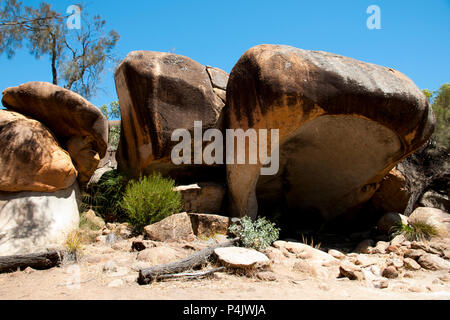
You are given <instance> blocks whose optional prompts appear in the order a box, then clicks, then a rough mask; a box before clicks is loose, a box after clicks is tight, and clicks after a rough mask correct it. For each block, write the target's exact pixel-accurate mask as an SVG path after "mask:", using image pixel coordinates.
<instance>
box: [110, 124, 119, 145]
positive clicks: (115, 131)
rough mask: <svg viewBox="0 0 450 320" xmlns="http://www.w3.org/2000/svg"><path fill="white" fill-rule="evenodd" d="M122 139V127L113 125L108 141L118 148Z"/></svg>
mask: <svg viewBox="0 0 450 320" xmlns="http://www.w3.org/2000/svg"><path fill="white" fill-rule="evenodd" d="M119 141H120V127H112V128H111V129H110V130H109V136H108V143H109V144H110V145H111V146H112V147H114V148H115V149H116V150H117V147H118V146H119Z"/></svg>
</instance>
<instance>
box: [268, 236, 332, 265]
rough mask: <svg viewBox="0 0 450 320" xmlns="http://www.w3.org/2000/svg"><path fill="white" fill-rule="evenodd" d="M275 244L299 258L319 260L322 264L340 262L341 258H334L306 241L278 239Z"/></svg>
mask: <svg viewBox="0 0 450 320" xmlns="http://www.w3.org/2000/svg"><path fill="white" fill-rule="evenodd" d="M273 246H274V247H275V248H278V249H285V250H286V251H288V252H290V253H292V254H295V256H296V258H297V259H309V260H311V261H317V262H318V263H319V264H320V265H322V266H332V265H337V264H339V260H337V259H336V258H334V257H333V256H332V255H330V254H328V253H326V252H324V251H322V250H319V249H316V248H313V247H311V246H308V245H306V244H304V243H299V242H290V241H282V240H277V241H275V242H274V243H273Z"/></svg>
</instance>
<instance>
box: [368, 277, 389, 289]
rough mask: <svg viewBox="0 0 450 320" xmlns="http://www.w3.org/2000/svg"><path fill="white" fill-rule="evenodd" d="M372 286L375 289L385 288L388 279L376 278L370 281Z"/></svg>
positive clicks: (387, 284)
mask: <svg viewBox="0 0 450 320" xmlns="http://www.w3.org/2000/svg"><path fill="white" fill-rule="evenodd" d="M372 284H373V287H374V288H377V289H386V288H387V287H388V286H389V281H388V280H387V279H383V278H381V279H376V280H373V281H372Z"/></svg>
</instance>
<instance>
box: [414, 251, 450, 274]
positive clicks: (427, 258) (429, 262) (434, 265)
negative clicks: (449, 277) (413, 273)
mask: <svg viewBox="0 0 450 320" xmlns="http://www.w3.org/2000/svg"><path fill="white" fill-rule="evenodd" d="M417 262H418V263H419V264H420V265H421V266H422V268H424V269H427V270H449V269H450V262H448V261H447V260H444V259H442V258H441V257H438V256H437V255H434V254H429V253H426V254H424V255H422V256H421V257H420V258H419V260H418V261H417Z"/></svg>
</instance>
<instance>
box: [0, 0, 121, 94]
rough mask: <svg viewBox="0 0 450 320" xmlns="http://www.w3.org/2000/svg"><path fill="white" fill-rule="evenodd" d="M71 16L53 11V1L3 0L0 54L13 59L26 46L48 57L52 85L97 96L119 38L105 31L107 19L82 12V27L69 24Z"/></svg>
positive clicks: (0, 22) (0, 11)
mask: <svg viewBox="0 0 450 320" xmlns="http://www.w3.org/2000/svg"><path fill="white" fill-rule="evenodd" d="M67 18H68V15H67V16H66V15H64V14H61V13H59V12H57V11H54V10H53V9H52V7H51V5H50V4H48V3H46V2H41V3H40V4H39V5H38V6H37V7H32V6H24V5H23V4H22V2H20V1H17V0H4V1H0V54H1V53H3V52H4V53H6V55H7V57H8V58H12V57H13V56H14V54H15V52H16V51H17V50H20V49H22V47H23V45H24V44H25V45H27V47H28V49H29V51H30V53H31V54H32V55H34V56H35V57H36V58H40V57H42V56H48V57H49V58H50V61H51V72H52V78H53V79H52V82H53V84H59V82H60V81H64V82H65V85H64V87H65V88H66V89H69V90H73V91H75V92H77V93H79V94H81V95H82V96H84V97H85V98H88V99H89V98H90V97H92V96H94V95H95V93H96V90H97V86H98V83H99V82H100V79H101V75H102V73H103V71H104V68H105V64H106V62H108V61H114V58H113V56H112V50H113V48H114V47H115V45H116V43H117V41H118V40H119V38H120V37H119V34H118V33H117V32H115V31H110V32H108V33H106V32H105V30H104V29H105V24H106V21H105V20H103V19H102V18H101V17H100V16H99V15H95V16H93V17H89V15H88V13H87V11H86V10H84V9H82V11H81V29H79V30H69V29H68V28H67V27H66V19H67Z"/></svg>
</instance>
